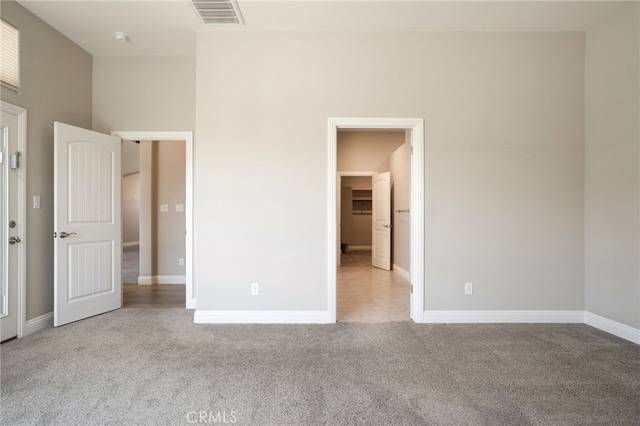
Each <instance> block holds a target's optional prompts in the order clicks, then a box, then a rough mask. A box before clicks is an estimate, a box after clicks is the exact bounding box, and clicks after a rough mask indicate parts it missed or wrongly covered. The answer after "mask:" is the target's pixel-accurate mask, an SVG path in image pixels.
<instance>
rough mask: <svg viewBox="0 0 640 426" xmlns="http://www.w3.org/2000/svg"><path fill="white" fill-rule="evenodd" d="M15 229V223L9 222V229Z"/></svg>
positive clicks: (13, 221)
mask: <svg viewBox="0 0 640 426" xmlns="http://www.w3.org/2000/svg"><path fill="white" fill-rule="evenodd" d="M15 227H16V221H15V220H12V221H11V222H9V228H11V229H13V228H15Z"/></svg>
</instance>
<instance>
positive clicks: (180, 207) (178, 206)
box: [176, 204, 184, 213]
mask: <svg viewBox="0 0 640 426" xmlns="http://www.w3.org/2000/svg"><path fill="white" fill-rule="evenodd" d="M176 213H184V204H176Z"/></svg>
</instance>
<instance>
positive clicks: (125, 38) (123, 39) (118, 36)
mask: <svg viewBox="0 0 640 426" xmlns="http://www.w3.org/2000/svg"><path fill="white" fill-rule="evenodd" d="M113 36H114V37H115V38H116V40H118V41H121V42H123V43H126V42H128V41H129V36H128V35H126V34H125V33H123V32H120V31H116V32H115V33H113Z"/></svg>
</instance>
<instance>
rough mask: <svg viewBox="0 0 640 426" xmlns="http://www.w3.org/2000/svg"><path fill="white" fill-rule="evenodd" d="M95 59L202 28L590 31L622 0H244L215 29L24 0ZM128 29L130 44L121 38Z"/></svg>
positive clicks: (168, 3)
mask: <svg viewBox="0 0 640 426" xmlns="http://www.w3.org/2000/svg"><path fill="white" fill-rule="evenodd" d="M17 1H18V2H19V3H20V4H22V5H23V6H24V7H26V8H27V9H29V10H30V11H31V12H33V13H34V14H35V15H37V16H39V17H40V18H42V19H43V20H45V21H46V22H48V23H49V24H50V25H51V26H53V27H54V28H56V29H57V30H58V31H60V32H61V33H62V34H64V35H66V36H67V37H68V38H70V39H71V40H73V41H74V42H75V43H77V44H78V45H79V46H81V47H82V48H83V49H85V50H86V51H88V52H89V53H91V54H92V55H94V56H147V55H151V56H153V55H159V56H175V55H187V56H191V55H195V53H196V39H197V32H198V31H586V30H588V29H589V28H591V27H593V26H594V25H595V24H596V23H597V22H599V21H601V20H603V19H606V18H607V17H608V16H610V15H611V14H612V13H614V11H615V9H616V8H617V7H619V6H620V3H619V2H616V1H579V0H571V1H481V0H473V1H451V0H450V1H428V0H413V1H398V0H393V1H389V0H387V1H379V0H373V1H367V0H343V1H331V0H315V1H313V0H297V1H292V0H288V1H287V0H285V1H282V0H280V1H273V0H250V1H249V0H248V1H244V0H238V5H239V7H240V10H241V13H242V15H243V17H244V20H245V22H246V25H245V26H242V27H207V26H205V25H203V24H202V23H201V22H200V20H199V18H198V17H197V16H196V14H195V12H194V10H193V8H192V6H191V4H190V3H189V0H135V1H131V0H126V1H118V0H110V1H105V0H67V1H58V0H17ZM116 31H121V32H124V33H126V34H127V35H128V36H129V38H130V39H129V41H128V42H126V43H123V42H119V41H117V40H116V39H115V37H114V36H113V33H114V32H116Z"/></svg>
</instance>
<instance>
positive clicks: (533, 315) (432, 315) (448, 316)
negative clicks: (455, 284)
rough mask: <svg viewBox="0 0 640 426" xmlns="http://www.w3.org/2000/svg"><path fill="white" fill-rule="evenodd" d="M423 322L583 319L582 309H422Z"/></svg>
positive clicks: (527, 321)
mask: <svg viewBox="0 0 640 426" xmlns="http://www.w3.org/2000/svg"><path fill="white" fill-rule="evenodd" d="M422 318H423V322H425V323H434V324H464V323H466V324H474V323H475V324H482V323H485V324H487V323H561V324H565V323H571V324H576V323H577V324H580V323H582V322H583V321H584V312H583V311H424V314H423V316H422Z"/></svg>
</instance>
